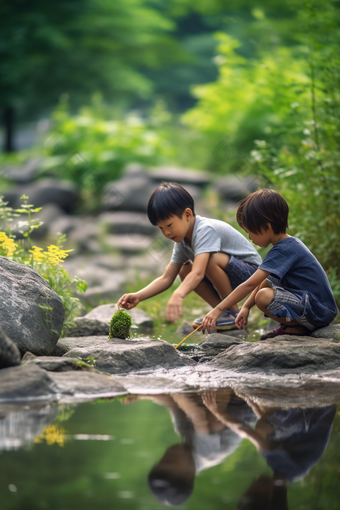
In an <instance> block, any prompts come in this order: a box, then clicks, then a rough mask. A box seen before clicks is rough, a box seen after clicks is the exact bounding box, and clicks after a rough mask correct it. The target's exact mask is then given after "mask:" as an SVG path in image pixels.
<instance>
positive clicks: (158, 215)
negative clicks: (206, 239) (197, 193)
mask: <svg viewBox="0 0 340 510" xmlns="http://www.w3.org/2000/svg"><path fill="white" fill-rule="evenodd" d="M194 207H195V205H194V201H193V198H192V196H191V195H190V193H188V192H187V190H186V189H184V188H183V187H182V186H181V185H180V184H177V182H162V184H160V185H159V186H158V188H157V189H155V191H154V192H153V193H152V195H151V197H150V200H149V203H148V209H147V212H148V217H149V220H150V222H151V223H152V225H157V223H158V222H160V221H164V220H167V219H168V218H170V217H171V216H178V217H179V218H182V215H183V213H184V211H185V209H187V208H189V209H191V210H192V213H193V215H194V216H195V211H194Z"/></svg>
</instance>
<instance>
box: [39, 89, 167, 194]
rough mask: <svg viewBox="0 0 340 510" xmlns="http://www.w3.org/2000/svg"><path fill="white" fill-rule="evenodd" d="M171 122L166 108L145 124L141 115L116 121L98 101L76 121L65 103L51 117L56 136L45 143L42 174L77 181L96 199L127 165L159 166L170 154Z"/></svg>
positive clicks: (158, 106)
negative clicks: (167, 126)
mask: <svg viewBox="0 0 340 510" xmlns="http://www.w3.org/2000/svg"><path fill="white" fill-rule="evenodd" d="M113 118H114V119H115V120H113ZM168 118H169V114H168V112H166V110H165V108H164V106H163V105H162V103H157V104H156V105H155V107H154V108H153V109H152V111H151V113H150V115H149V117H148V118H147V119H146V118H143V117H142V116H141V115H140V114H138V113H137V112H131V113H129V114H128V115H126V116H125V117H122V116H121V115H120V116H119V117H118V118H117V114H115V112H112V111H111V112H110V111H109V109H108V108H107V107H105V108H104V105H103V104H102V102H101V100H100V98H99V99H98V98H97V99H95V100H94V101H93V103H92V104H91V105H90V106H86V107H83V108H81V110H80V111H79V113H78V114H77V115H74V116H71V115H70V113H69V110H68V105H67V103H61V104H60V105H59V107H58V108H57V109H56V111H55V112H54V114H53V120H54V124H53V131H52V132H51V133H49V135H48V138H47V143H46V150H47V155H48V157H47V158H46V159H45V160H44V162H43V164H42V167H41V173H45V172H47V173H48V174H49V175H50V174H51V173H55V174H56V175H57V176H58V177H59V178H60V177H62V178H65V179H68V180H71V181H73V182H74V183H75V184H77V186H78V188H79V189H80V190H83V191H84V192H85V193H87V195H90V196H91V195H95V194H96V193H98V192H101V191H102V189H103V188H104V186H105V184H106V183H107V182H109V181H112V180H115V179H117V178H119V177H120V175H121V174H122V171H123V169H124V167H125V166H126V165H127V164H128V163H131V162H138V163H142V164H145V165H155V164H158V163H160V161H161V160H162V158H163V157H164V156H166V155H169V154H170V152H171V150H170V145H169V143H168V142H167V139H166V136H165V134H164V133H163V131H162V125H163V124H164V123H166V122H167V120H168Z"/></svg>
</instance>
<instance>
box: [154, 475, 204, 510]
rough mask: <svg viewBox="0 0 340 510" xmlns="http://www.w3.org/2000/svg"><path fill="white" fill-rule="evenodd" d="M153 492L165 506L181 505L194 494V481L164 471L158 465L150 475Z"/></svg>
mask: <svg viewBox="0 0 340 510" xmlns="http://www.w3.org/2000/svg"><path fill="white" fill-rule="evenodd" d="M148 481H149V487H150V489H151V492H152V493H153V494H154V495H155V496H156V497H157V498H158V500H159V501H160V502H161V503H164V504H165V505H173V506H177V505H181V504H182V503H184V501H186V500H187V499H188V498H189V497H190V496H191V494H192V491H193V488H194V482H193V480H186V479H183V478H181V477H180V476H178V475H176V474H175V473H174V474H171V473H169V472H168V471H167V470H164V471H163V470H162V469H161V468H160V467H159V466H158V465H156V466H155V467H154V468H153V469H152V470H151V472H150V474H149V479H148Z"/></svg>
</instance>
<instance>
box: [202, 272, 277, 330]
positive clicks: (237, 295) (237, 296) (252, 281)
mask: <svg viewBox="0 0 340 510" xmlns="http://www.w3.org/2000/svg"><path fill="white" fill-rule="evenodd" d="M269 274H270V273H268V271H263V270H262V269H257V271H255V273H254V274H253V275H252V276H251V277H250V278H248V280H246V281H245V282H243V283H241V285H239V286H238V287H236V289H235V290H233V292H231V293H230V294H229V296H228V297H226V298H225V299H224V300H223V301H221V303H220V304H219V305H217V306H216V308H214V309H213V310H212V311H211V312H209V313H208V314H207V315H206V316H205V318H204V321H203V323H202V331H205V329H206V328H207V329H208V331H209V332H210V328H214V329H215V330H216V326H215V324H216V320H217V319H218V318H219V317H220V315H221V314H222V313H223V311H224V310H226V309H227V308H231V307H232V306H234V305H236V304H237V303H239V302H240V301H242V299H244V298H245V297H246V296H248V294H249V293H250V292H252V291H254V290H255V289H256V288H257V287H258V286H259V285H260V284H261V283H262V282H263V280H265V279H266V278H267V276H268V275H269ZM253 299H255V294H254V296H253V295H252V296H250V298H249V302H252V300H253Z"/></svg>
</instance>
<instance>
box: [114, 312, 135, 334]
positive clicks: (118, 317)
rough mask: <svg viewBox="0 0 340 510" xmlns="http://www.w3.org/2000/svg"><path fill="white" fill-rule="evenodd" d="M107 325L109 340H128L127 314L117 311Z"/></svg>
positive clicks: (129, 321)
mask: <svg viewBox="0 0 340 510" xmlns="http://www.w3.org/2000/svg"><path fill="white" fill-rule="evenodd" d="M109 324H110V331H109V338H121V339H123V340H125V339H126V338H130V328H131V317H130V315H129V314H128V313H127V312H125V311H124V310H118V312H116V313H114V314H113V315H112V318H111V320H110V322H109Z"/></svg>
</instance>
